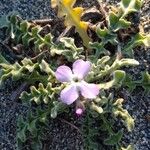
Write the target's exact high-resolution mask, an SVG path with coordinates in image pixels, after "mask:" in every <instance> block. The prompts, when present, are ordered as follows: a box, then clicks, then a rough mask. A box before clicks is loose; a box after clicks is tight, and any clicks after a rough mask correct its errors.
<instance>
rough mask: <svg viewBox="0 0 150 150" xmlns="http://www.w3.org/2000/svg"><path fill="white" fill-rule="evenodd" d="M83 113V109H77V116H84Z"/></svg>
mask: <svg viewBox="0 0 150 150" xmlns="http://www.w3.org/2000/svg"><path fill="white" fill-rule="evenodd" d="M82 113H83V109H81V108H77V109H76V114H77V116H80V115H82Z"/></svg>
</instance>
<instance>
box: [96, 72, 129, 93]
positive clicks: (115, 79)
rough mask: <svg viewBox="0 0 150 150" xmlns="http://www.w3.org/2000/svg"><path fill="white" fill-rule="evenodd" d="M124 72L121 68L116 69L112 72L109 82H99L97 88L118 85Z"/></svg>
mask: <svg viewBox="0 0 150 150" xmlns="http://www.w3.org/2000/svg"><path fill="white" fill-rule="evenodd" d="M125 76H126V73H125V72H124V71H121V70H116V71H115V72H114V73H113V79H112V80H111V81H109V82H105V83H100V84H99V88H100V89H105V90H106V89H110V88H111V87H113V86H120V85H122V83H123V81H124V79H125Z"/></svg>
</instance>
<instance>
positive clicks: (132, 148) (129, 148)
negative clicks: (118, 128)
mask: <svg viewBox="0 0 150 150" xmlns="http://www.w3.org/2000/svg"><path fill="white" fill-rule="evenodd" d="M121 150H135V148H134V145H129V146H128V147H127V148H123V147H121Z"/></svg>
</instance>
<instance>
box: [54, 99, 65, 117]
mask: <svg viewBox="0 0 150 150" xmlns="http://www.w3.org/2000/svg"><path fill="white" fill-rule="evenodd" d="M65 108H66V107H65V105H64V104H63V103H62V102H59V101H54V102H53V107H52V109H51V117H52V118H56V117H57V115H58V114H59V113H60V112H62V111H64V109H65Z"/></svg>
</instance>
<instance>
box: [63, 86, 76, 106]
mask: <svg viewBox="0 0 150 150" xmlns="http://www.w3.org/2000/svg"><path fill="white" fill-rule="evenodd" d="M78 97H79V93H78V90H77V88H76V86H72V85H69V86H67V87H66V88H65V89H63V90H62V91H61V93H60V98H61V100H62V102H64V103H66V104H67V105H70V104H72V103H73V102H74V101H75V100H76V99H77V98H78Z"/></svg>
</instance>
